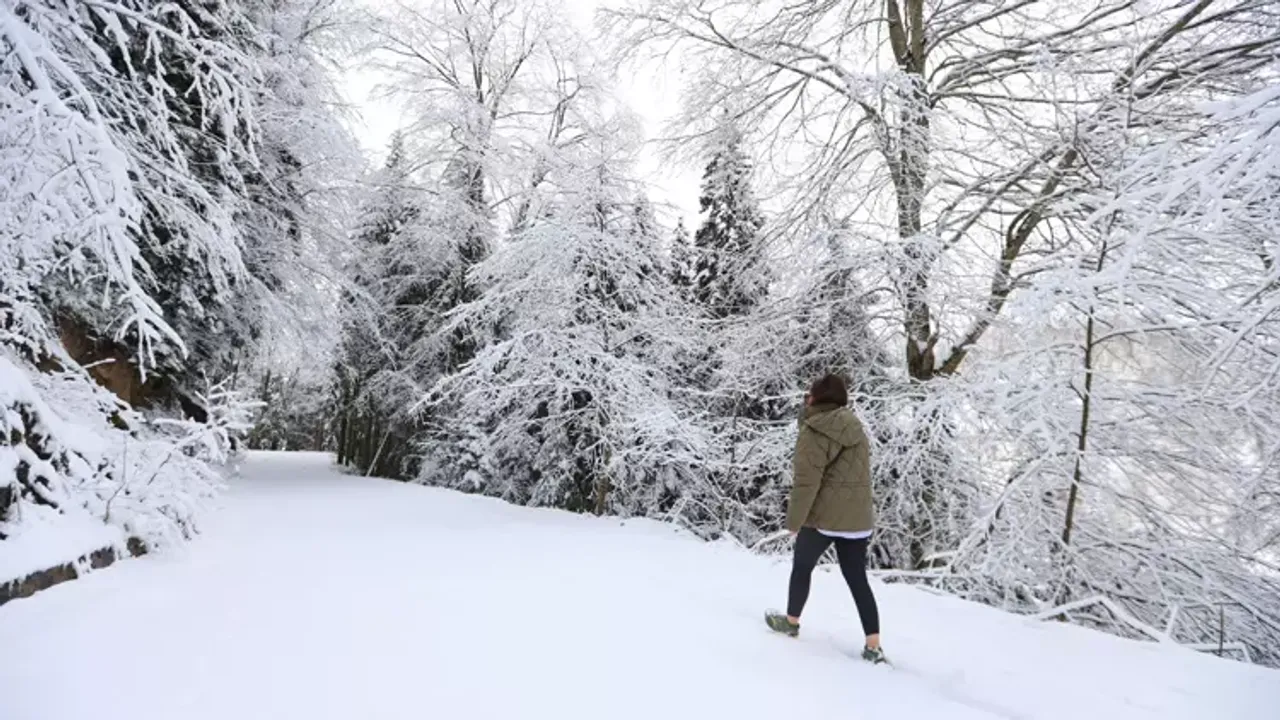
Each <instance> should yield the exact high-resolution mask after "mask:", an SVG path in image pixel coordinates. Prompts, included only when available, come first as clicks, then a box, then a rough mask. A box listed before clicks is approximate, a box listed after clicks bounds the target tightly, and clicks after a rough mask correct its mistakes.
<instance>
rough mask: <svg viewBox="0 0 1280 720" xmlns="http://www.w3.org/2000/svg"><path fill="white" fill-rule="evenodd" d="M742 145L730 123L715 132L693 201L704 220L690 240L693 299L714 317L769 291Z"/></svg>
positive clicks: (739, 310)
mask: <svg viewBox="0 0 1280 720" xmlns="http://www.w3.org/2000/svg"><path fill="white" fill-rule="evenodd" d="M742 145H743V138H742V133H741V132H740V131H739V130H738V128H737V127H736V126H735V125H733V124H728V123H727V124H726V125H725V126H723V127H721V128H720V129H719V131H718V132H717V133H716V138H715V142H714V143H713V145H712V150H711V160H710V161H709V162H708V163H707V166H706V169H705V170H703V173H702V193H701V195H700V196H699V198H698V203H699V206H700V208H701V211H702V213H703V214H704V216H705V218H704V219H703V221H702V225H701V226H700V227H699V228H698V231H697V233H695V234H694V238H693V246H694V252H695V260H694V280H693V295H694V297H695V298H696V299H697V302H698V303H699V304H700V305H702V306H703V307H704V308H706V310H707V313H708V314H709V315H710V316H711V317H712V318H716V319H722V318H725V317H729V316H731V315H744V314H746V313H748V312H750V311H751V309H752V308H753V307H755V305H756V304H757V303H758V302H760V299H761V298H763V297H764V295H765V293H767V292H768V289H769V266H768V263H767V261H766V258H765V256H764V238H763V236H762V234H761V230H762V228H763V226H764V217H763V216H762V214H761V211H760V207H759V205H758V203H757V202H756V199H755V195H754V194H753V193H752V189H751V161H750V159H749V158H748V157H747V155H746V153H745V152H744V150H743V147H742Z"/></svg>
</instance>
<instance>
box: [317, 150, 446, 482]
mask: <svg viewBox="0 0 1280 720" xmlns="http://www.w3.org/2000/svg"><path fill="white" fill-rule="evenodd" d="M405 153H406V151H405V145H404V136H403V134H402V133H400V132H396V133H395V134H394V135H393V136H392V139H391V143H390V148H389V150H388V153H387V159H386V161H385V163H384V165H383V167H382V169H381V170H380V171H379V172H378V173H377V174H376V175H375V176H374V177H373V178H372V180H371V185H372V188H373V192H372V194H371V196H370V198H369V200H368V202H367V204H366V205H365V207H364V209H363V210H362V212H361V219H360V222H359V224H358V226H357V228H356V231H355V233H354V238H353V242H354V245H355V250H354V258H353V260H352V264H351V268H350V269H349V276H350V278H351V280H350V284H351V287H350V288H349V289H348V290H347V291H346V292H345V293H344V298H343V299H344V302H343V317H342V334H343V337H342V342H341V345H340V349H339V352H338V359H337V362H336V367H335V381H336V388H335V390H336V393H337V403H338V409H339V415H338V430H337V435H338V440H337V442H338V460H339V462H341V463H344V464H348V465H351V466H353V467H355V468H357V469H359V470H360V471H361V472H363V473H371V474H377V475H381V476H402V475H403V469H402V468H401V467H400V463H401V461H402V460H403V459H404V457H403V456H404V454H405V452H406V451H407V447H408V442H409V438H410V435H411V429H410V428H408V427H406V425H407V424H408V423H407V421H406V420H405V419H403V418H402V417H401V409H402V408H403V406H404V403H403V396H402V395H401V394H400V393H401V392H402V391H403V390H404V389H405V388H404V387H402V386H401V387H397V385H398V384H399V382H400V381H403V379H404V378H405V377H406V375H405V369H406V367H407V365H408V357H407V356H408V349H409V346H410V345H411V344H412V343H413V342H414V341H415V340H416V339H417V333H415V332H414V329H413V326H412V320H413V318H414V315H415V312H416V310H415V306H416V304H417V303H420V302H422V301H424V300H425V299H426V297H427V292H426V291H425V290H424V289H423V285H424V282H423V278H422V277H421V274H420V273H419V272H418V268H417V266H416V265H415V264H414V263H412V262H411V260H412V258H413V257H414V256H415V255H417V254H416V253H415V254H407V253H405V252H404V247H405V246H409V247H412V246H413V245H414V244H415V243H416V240H417V238H418V237H419V236H418V234H417V223H418V222H419V220H420V218H421V217H422V214H423V209H422V208H421V206H420V205H419V204H418V203H417V202H416V200H415V199H414V198H413V193H414V192H415V190H414V188H413V185H412V180H411V178H410V176H409V166H408V160H407V158H406V154H405Z"/></svg>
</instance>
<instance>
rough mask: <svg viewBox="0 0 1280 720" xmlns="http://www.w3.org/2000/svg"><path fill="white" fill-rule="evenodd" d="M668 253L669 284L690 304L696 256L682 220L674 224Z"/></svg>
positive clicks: (692, 297)
mask: <svg viewBox="0 0 1280 720" xmlns="http://www.w3.org/2000/svg"><path fill="white" fill-rule="evenodd" d="M668 253H669V255H670V258H671V284H672V285H674V286H675V287H676V289H677V290H678V291H679V292H680V296H681V297H682V298H683V299H685V300H686V301H689V302H690V303H692V302H693V301H694V295H693V288H694V283H695V282H696V278H697V268H696V264H697V259H696V258H697V255H696V253H695V251H694V248H693V239H692V238H690V237H689V231H688V230H687V229H686V228H685V226H684V218H680V220H679V221H677V222H676V229H675V232H674V233H672V236H671V245H670V248H669V250H668Z"/></svg>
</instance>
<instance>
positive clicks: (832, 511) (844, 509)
mask: <svg viewBox="0 0 1280 720" xmlns="http://www.w3.org/2000/svg"><path fill="white" fill-rule="evenodd" d="M792 473H793V476H794V480H793V483H794V484H793V487H792V488H791V500H790V503H789V504H788V506H787V529H788V530H791V531H792V532H795V531H798V530H799V529H800V528H801V527H811V528H815V529H818V530H834V531H837V532H856V531H862V530H872V529H874V528H875V521H876V518H875V509H874V507H873V506H872V503H871V452H870V447H869V446H868V443H867V434H866V432H864V431H863V429H862V423H861V422H859V421H858V418H857V416H856V415H854V414H853V412H852V411H851V410H849V408H846V407H840V406H838V405H812V406H808V407H806V408H805V409H804V412H803V414H802V415H801V417H800V434H799V436H798V437H796V453H795V458H794V459H793V461H792Z"/></svg>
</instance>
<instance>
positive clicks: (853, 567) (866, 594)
mask: <svg viewBox="0 0 1280 720" xmlns="http://www.w3.org/2000/svg"><path fill="white" fill-rule="evenodd" d="M868 542H869V540H868V539H866V538H864V539H861V540H850V539H847V538H841V539H839V540H837V541H836V556H837V557H838V558H839V559H840V573H841V574H842V575H844V581H845V582H846V583H848V584H849V591H850V592H852V593H853V603H854V604H855V605H857V606H858V618H859V619H860V620H862V631H863V632H864V633H865V634H866V636H867V647H869V648H878V647H880V610H879V609H878V608H877V607H876V597H875V595H873V594H872V593H871V583H870V582H868V581H867V544H868Z"/></svg>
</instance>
